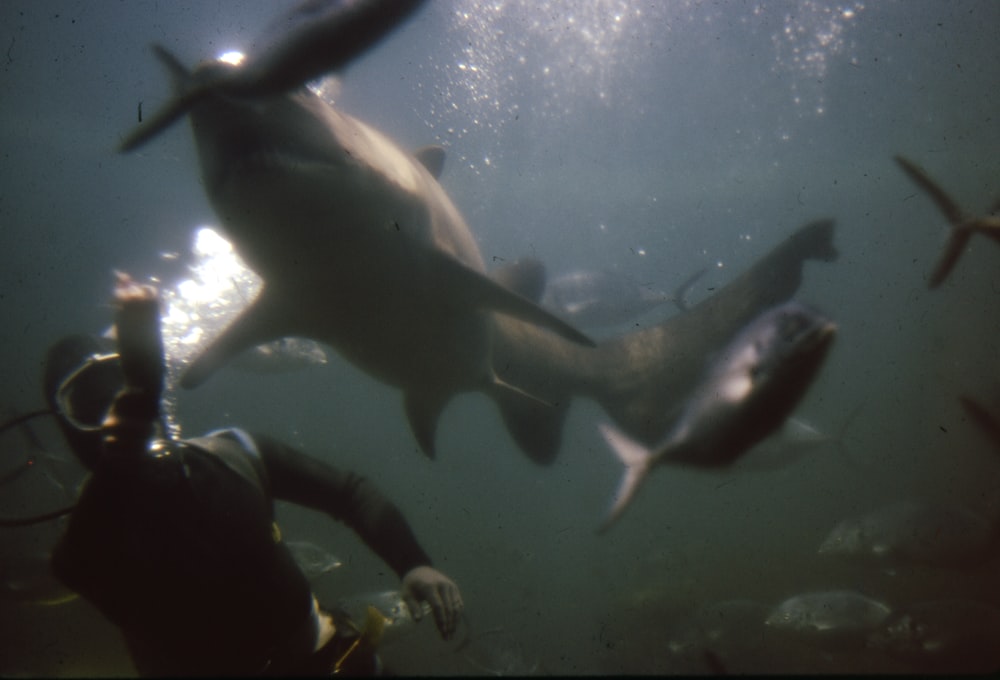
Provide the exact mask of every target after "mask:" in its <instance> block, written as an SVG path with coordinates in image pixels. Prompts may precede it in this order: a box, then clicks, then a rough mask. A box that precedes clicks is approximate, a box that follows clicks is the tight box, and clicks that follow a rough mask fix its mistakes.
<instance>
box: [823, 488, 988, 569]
mask: <svg viewBox="0 0 1000 680" xmlns="http://www.w3.org/2000/svg"><path fill="white" fill-rule="evenodd" d="M998 529H1000V524H998V523H997V522H996V521H995V520H994V521H991V519H990V518H988V517H985V516H983V515H980V514H979V513H977V512H974V511H973V510H971V509H969V508H966V507H964V506H961V505H938V504H929V503H916V502H913V501H899V502H896V503H892V504H889V505H886V506H883V507H881V508H876V509H875V510H873V511H871V512H869V513H867V514H864V515H861V516H858V517H850V518H847V519H844V520H842V521H840V522H839V523H838V524H837V525H836V526H835V527H834V528H833V529H832V530H831V531H830V533H829V534H828V535H827V536H826V538H825V539H824V540H823V543H822V544H821V545H820V547H819V550H818V553H819V554H820V555H829V556H837V557H843V558H849V559H853V560H856V561H862V562H865V561H867V562H873V563H878V564H883V565H887V566H889V567H891V568H896V567H905V566H917V565H926V566H936V567H974V566H976V565H979V564H983V563H985V562H987V561H988V560H989V559H991V556H992V555H994V554H995V552H996V550H997V549H998V548H1000V531H998Z"/></svg>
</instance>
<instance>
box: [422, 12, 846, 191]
mask: <svg viewBox="0 0 1000 680" xmlns="http://www.w3.org/2000/svg"><path fill="white" fill-rule="evenodd" d="M863 9H864V5H863V3H861V2H849V3H847V4H843V5H841V4H833V3H826V2H821V1H819V0H803V1H802V2H798V3H795V5H794V7H792V6H788V5H781V6H780V7H771V6H769V5H768V3H764V2H761V3H754V4H752V5H750V6H747V5H742V4H740V5H736V4H726V3H723V4H715V3H712V4H710V3H703V2H701V1H700V0H684V1H682V2H673V3H650V4H639V3H633V2H629V1H628V0H593V1H592V2H586V3H580V2H574V1H573V0H544V1H539V0H505V1H496V0H493V1H491V0H456V2H455V6H454V10H453V12H452V27H451V31H450V33H451V34H452V35H454V36H456V43H455V45H454V47H453V49H451V50H449V49H447V48H445V49H442V50H440V52H439V54H443V55H444V56H443V57H441V58H440V59H432V60H431V61H430V62H429V68H430V70H431V73H430V74H429V77H428V78H425V79H423V80H424V81H425V82H426V83H428V84H427V85H426V86H422V87H427V88H433V90H434V92H432V93H428V94H430V95H431V96H428V97H427V99H428V101H429V102H430V104H429V107H428V111H427V112H426V114H425V115H426V118H425V121H426V123H427V124H428V126H429V127H431V128H432V129H434V130H435V133H436V135H437V137H438V139H439V140H440V141H444V142H453V141H456V140H458V139H461V138H463V137H465V136H467V135H469V134H470V133H473V132H477V133H478V132H483V131H485V132H487V133H492V134H494V135H495V134H496V133H499V132H500V131H501V130H502V129H503V128H504V127H505V126H506V125H508V124H509V123H511V122H512V121H514V120H517V119H518V117H519V116H520V114H521V113H522V111H521V107H522V102H523V101H531V102H532V104H531V109H532V110H531V115H532V117H533V118H534V119H536V120H537V119H539V118H548V119H553V120H554V119H558V118H560V117H565V116H568V115H570V114H573V113H576V112H578V107H579V106H580V105H581V104H584V103H586V104H587V105H593V103H594V102H597V103H603V104H604V105H607V106H612V105H614V106H616V107H632V106H634V105H635V103H634V102H632V101H631V94H630V93H631V92H632V91H633V90H634V82H635V79H636V78H639V77H642V76H641V74H643V73H648V72H655V73H656V74H657V76H656V77H657V78H664V77H665V75H666V74H665V73H663V72H662V71H663V68H664V64H662V63H659V64H656V63H654V62H653V60H655V59H662V54H663V53H665V52H666V51H668V49H672V48H673V47H674V46H676V43H677V41H679V40H682V39H685V40H686V39H691V38H692V37H693V36H698V35H702V36H704V35H707V34H713V35H714V34H717V33H718V32H719V31H720V30H722V29H723V28H726V27H731V26H737V27H738V30H740V31H744V32H746V34H748V35H754V34H757V33H758V32H764V31H771V33H770V34H769V36H768V35H767V34H766V33H765V37H764V39H765V40H766V39H767V37H769V38H770V43H771V44H772V46H773V50H774V58H773V60H772V66H771V69H772V71H773V72H776V73H782V74H786V73H787V74H790V75H791V77H790V78H788V81H789V83H790V85H789V87H790V90H791V92H790V97H791V100H792V102H793V103H794V104H795V106H796V107H809V108H810V109H811V111H812V112H814V113H815V114H817V115H819V114H822V113H823V112H824V111H825V107H826V103H825V98H824V97H825V95H824V87H823V80H824V78H825V76H826V74H827V70H828V68H829V67H830V64H831V62H833V61H834V60H835V59H836V58H837V57H839V56H840V55H841V54H842V53H844V52H845V51H846V50H847V49H848V48H849V47H850V42H849V41H848V39H847V28H848V26H849V25H850V24H851V23H852V22H855V21H856V19H857V17H858V15H859V14H860V13H861V12H862V10H863ZM779 13H781V14H780V15H779ZM776 15H778V16H780V17H781V19H780V21H778V22H777V23H779V24H780V28H778V29H777V30H774V29H772V28H770V27H771V26H772V25H774V24H775V23H776V21H775V19H776ZM445 47H446V46H445ZM699 49H700V48H699ZM705 49H708V48H707V47H705ZM658 54H659V56H658ZM493 153H498V151H497V150H494V151H493ZM465 160H468V159H465ZM491 164H492V161H491V159H490V156H489V152H487V153H486V154H484V155H483V156H482V157H481V158H477V159H475V160H473V161H470V162H469V165H470V166H471V168H472V169H473V170H474V171H477V172H478V171H479V170H481V169H482V168H483V167H484V166H489V165H491Z"/></svg>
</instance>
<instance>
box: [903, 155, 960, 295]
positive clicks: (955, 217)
mask: <svg viewBox="0 0 1000 680" xmlns="http://www.w3.org/2000/svg"><path fill="white" fill-rule="evenodd" d="M894 158H895V160H896V163H897V164H898V165H899V167H901V168H902V169H903V172H905V173H906V174H907V176H908V177H909V178H910V179H911V180H913V182H914V184H916V185H917V186H919V187H920V188H921V189H923V190H924V191H925V192H926V193H927V195H928V196H930V197H931V200H933V201H934V203H935V204H936V205H937V207H938V210H940V211H941V213H942V214H943V215H944V216H945V218H946V219H947V220H948V223H949V224H950V225H951V234H950V235H949V237H948V244H947V245H946V246H945V249H944V252H943V253H942V254H941V257H940V259H939V260H938V263H937V266H935V267H934V271H933V272H931V276H930V280H929V281H928V282H927V285H928V287H929V288H932V289H933V288H937V287H938V286H940V285H941V284H942V283H944V280H945V279H946V278H948V274H949V273H951V270H952V269H953V268H954V267H955V265H956V264H957V263H958V259H959V258H960V257H961V256H962V252H963V251H964V250H965V246H966V244H967V243H968V242H969V238H970V237H971V236H972V229H970V228H969V216H968V215H967V214H966V213H965V211H963V210H962V209H961V208H960V207H959V205H958V203H956V202H955V200H954V199H953V198H952V197H951V196H950V195H948V193H947V192H946V191H945V190H944V189H942V188H941V185H939V184H938V183H937V182H935V181H934V180H933V179H931V177H930V175H928V174H927V172H926V171H925V170H924V169H923V168H921V167H920V166H919V165H917V164H916V163H914V162H913V161H911V160H909V159H907V158H904V157H903V156H895V157H894Z"/></svg>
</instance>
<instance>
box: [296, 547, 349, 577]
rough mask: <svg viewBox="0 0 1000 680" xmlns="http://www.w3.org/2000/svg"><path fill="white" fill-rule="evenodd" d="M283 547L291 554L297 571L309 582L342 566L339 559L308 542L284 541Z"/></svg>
mask: <svg viewBox="0 0 1000 680" xmlns="http://www.w3.org/2000/svg"><path fill="white" fill-rule="evenodd" d="M285 546H286V547H287V548H288V550H289V551H290V552H291V553H292V558H293V559H294V560H295V564H297V565H299V569H301V570H302V573H303V574H305V575H306V578H307V579H309V580H310V581H312V580H313V579H316V578H319V577H320V576H322V575H323V574H329V573H330V572H332V571H333V570H334V569H339V568H340V567H341V566H343V564H344V563H343V562H342V561H341V560H340V559H339V558H337V557H335V556H334V555H332V554H331V553H329V552H327V551H326V550H324V549H323V548H321V547H319V546H318V545H316V544H315V543H310V542H309V541H286V542H285Z"/></svg>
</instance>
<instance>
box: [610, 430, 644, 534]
mask: <svg viewBox="0 0 1000 680" xmlns="http://www.w3.org/2000/svg"><path fill="white" fill-rule="evenodd" d="M598 427H599V429H600V430H601V435H602V436H603V437H604V441H606V442H607V443H608V446H610V447H611V449H612V450H613V451H614V452H615V455H617V456H618V459H619V460H621V462H622V463H623V464H624V465H625V474H624V475H623V476H622V481H621V483H620V484H619V485H618V490H617V491H616V492H615V497H614V500H612V501H611V509H610V510H609V511H608V516H607V517H606V518H605V519H604V522H603V523H602V524H601V526H600V527H599V528H598V530H597V532H598V533H601V534H603V533H604V532H605V531H607V530H608V529H610V528H611V525H612V524H614V523H615V522H616V521H617V520H618V518H619V517H621V515H622V513H623V512H625V508H626V507H628V504H629V503H631V502H632V498H634V497H635V493H636V491H637V490H638V488H639V485H640V484H641V483H642V482H643V481H644V480H645V479H646V477H647V475H649V470H650V469H651V467H652V461H653V454H652V453H651V452H650V450H649V449H647V448H646V447H645V446H643V445H642V444H640V443H638V442H636V441H633V440H631V439H629V438H628V437H627V436H626V435H625V434H624V433H622V432H619V431H618V430H616V429H615V428H614V427H612V426H611V425H608V424H607V423H601V424H600V425H599V426H598Z"/></svg>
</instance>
